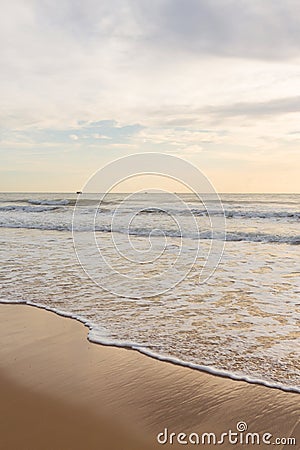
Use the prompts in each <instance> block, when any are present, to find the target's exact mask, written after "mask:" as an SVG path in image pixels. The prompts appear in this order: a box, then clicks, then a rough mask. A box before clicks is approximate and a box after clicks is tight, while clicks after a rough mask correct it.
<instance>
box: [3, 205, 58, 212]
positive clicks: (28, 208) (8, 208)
mask: <svg viewBox="0 0 300 450" xmlns="http://www.w3.org/2000/svg"><path fill="white" fill-rule="evenodd" d="M57 209H60V207H59V206H52V207H51V206H40V207H39V206H19V205H7V206H0V211H3V212H5V211H22V212H28V213H32V212H33V213H41V212H46V211H55V210H57Z"/></svg>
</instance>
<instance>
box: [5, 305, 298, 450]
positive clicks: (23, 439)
mask: <svg viewBox="0 0 300 450" xmlns="http://www.w3.org/2000/svg"><path fill="white" fill-rule="evenodd" d="M0 324H1V327H0V336H1V347H0V396H1V397H0V398H1V402H0V449H1V450H2V449H3V450H41V449H42V450H77V449H78V450H79V449H80V450H94V449H95V450H96V449H97V450H110V449H113V450H135V449H137V450H138V449H139V450H148V449H149V450H150V449H155V448H197V447H198V448H199V447H200V448H213V447H218V446H213V445H210V446H209V445H208V444H206V445H192V444H189V445H179V444H177V445H176V444H173V445H171V444H166V445H164V446H163V445H159V444H158V443H157V440H156V437H157V434H158V433H160V432H162V431H163V430H164V429H165V428H167V429H168V432H169V433H171V432H175V433H176V434H178V433H180V432H184V433H186V434H189V433H191V432H195V433H198V434H202V433H204V432H212V433H215V434H216V435H217V436H218V437H219V436H220V435H221V434H222V433H224V432H227V431H228V430H229V429H231V430H232V431H236V430H237V428H236V426H237V423H238V422H241V421H243V422H245V423H247V426H248V432H253V433H254V432H255V433H259V434H261V435H262V434H263V433H266V432H268V433H270V434H272V437H271V438H270V440H271V443H273V441H274V440H275V439H276V438H289V437H294V438H296V440H297V441H298V443H297V445H286V446H284V445H283V444H280V445H276V448H277V449H280V448H299V445H300V425H299V403H300V402H299V400H300V397H299V395H298V394H294V393H288V392H283V391H280V390H278V389H270V388H267V387H264V386H258V385H252V384H248V383H245V382H240V381H233V380H229V379H225V378H220V377H217V376H213V375H209V374H206V373H202V372H199V371H196V370H192V369H188V368H184V367H180V366H176V365H173V364H170V363H166V362H161V361H157V360H155V359H152V358H149V357H146V356H144V355H141V354H139V353H138V352H134V351H130V350H125V349H119V348H113V347H105V346H101V345H96V344H92V343H90V342H89V341H88V340H87V331H88V330H87V328H86V327H84V325H82V324H81V323H79V322H77V321H75V320H72V319H67V318H63V317H59V316H57V315H56V314H54V313H51V312H47V311H44V310H41V309H38V308H33V307H29V306H25V305H5V304H3V305H0ZM173 439H174V438H173ZM182 439H183V440H184V438H182ZM220 448H222V449H230V448H253V449H254V448H260V449H262V448H272V447H270V446H269V445H267V444H261V445H259V446H257V445H249V444H248V445H242V444H236V445H232V444H230V443H229V442H227V441H225V443H224V444H222V445H220Z"/></svg>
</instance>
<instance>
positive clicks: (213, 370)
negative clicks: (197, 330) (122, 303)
mask: <svg viewBox="0 0 300 450" xmlns="http://www.w3.org/2000/svg"><path fill="white" fill-rule="evenodd" d="M1 305H20V306H21V305H24V306H30V307H33V308H38V309H40V310H44V311H46V312H50V313H53V314H56V315H57V316H59V317H62V318H65V319H71V320H75V321H77V322H79V323H80V324H82V325H84V326H85V327H86V328H87V330H88V331H87V340H88V341H89V342H91V343H92V344H95V345H101V346H104V347H112V348H120V349H124V350H132V351H135V352H138V353H140V354H141V355H145V356H147V357H148V358H152V359H155V360H157V361H162V362H166V363H169V364H174V365H175V366H180V367H186V368H188V369H192V370H196V371H199V372H202V373H207V374H210V375H213V376H217V377H220V378H225V379H229V380H233V381H241V382H244V383H249V384H254V385H258V386H265V387H267V388H269V389H279V390H280V391H283V392H291V393H295V394H300V388H298V387H296V386H285V385H283V384H280V383H275V382H271V381H267V380H263V379H259V378H257V379H256V378H252V377H250V376H247V375H237V374H235V373H233V372H229V371H225V370H220V369H216V368H214V367H210V366H204V365H201V364H196V363H189V362H186V361H183V360H181V359H178V358H175V357H171V356H162V355H160V354H159V353H154V352H151V351H148V350H147V349H146V348H145V347H142V346H140V345H138V344H136V345H135V344H132V345H131V344H126V343H123V344H118V343H116V342H114V341H109V340H105V339H103V340H100V339H99V340H96V339H92V338H91V336H90V333H91V331H92V330H93V328H92V325H90V324H89V322H88V321H85V320H84V319H83V318H81V317H79V316H73V315H72V314H68V313H66V312H64V311H60V310H57V309H54V308H53V309H52V308H50V307H48V306H45V305H42V304H37V303H31V302H26V301H23V302H6V301H4V300H0V306H1Z"/></svg>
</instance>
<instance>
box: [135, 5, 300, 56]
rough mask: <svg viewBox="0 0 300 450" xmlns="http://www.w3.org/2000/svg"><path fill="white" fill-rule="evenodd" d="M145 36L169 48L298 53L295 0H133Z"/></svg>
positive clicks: (299, 8) (299, 13) (299, 22)
mask: <svg viewBox="0 0 300 450" xmlns="http://www.w3.org/2000/svg"><path fill="white" fill-rule="evenodd" d="M138 4H139V8H137V9H138V12H139V15H138V17H139V20H140V21H141V22H142V23H143V25H144V27H145V30H146V32H145V33H146V36H147V39H148V41H150V42H152V43H153V45H156V46H157V45H159V43H160V46H161V48H163V49H165V48H166V47H167V48H168V50H169V52H172V50H173V51H174V52H178V53H179V56H180V52H190V53H197V54H198V55H203V54H209V55H217V56H222V57H238V58H243V59H249V58H250V59H251V58H255V59H257V58H258V59H264V60H272V59H275V60H277V59H283V60H285V59H289V58H295V57H299V56H300V4H299V2H298V1H297V0H285V1H282V0H264V1H263V2H262V1H261V0H252V1H247V0H209V1H199V0H186V1H182V0H166V1H159V0H156V1H154V2H151V3H148V4H147V3H146V2H139V3H138Z"/></svg>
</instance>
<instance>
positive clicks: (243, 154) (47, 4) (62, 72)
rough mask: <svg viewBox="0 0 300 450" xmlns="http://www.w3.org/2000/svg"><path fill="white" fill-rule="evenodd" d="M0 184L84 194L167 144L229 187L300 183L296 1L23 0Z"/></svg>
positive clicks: (0, 82) (8, 15) (1, 34)
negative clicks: (108, 170)
mask: <svg viewBox="0 0 300 450" xmlns="http://www.w3.org/2000/svg"><path fill="white" fill-rule="evenodd" d="M1 10H2V11H1V15H0V54H1V58H0V66H1V67H0V98H1V103H0V163H1V164H0V191H23V192H24V191H28V192H35V191H37V192H39V191H48V192H55V191H56V192H59V191H61V192H72V191H76V190H79V189H80V188H81V187H82V186H83V185H84V184H85V183H86V181H87V180H88V178H89V177H90V176H91V175H92V174H93V173H94V172H95V171H96V170H97V169H99V168H101V167H103V166H104V165H105V164H107V163H109V162H111V161H113V160H114V159H116V158H120V157H122V156H126V155H130V154H133V153H143V152H161V153H167V154H171V155H175V156H179V157H182V158H184V159H186V160H188V161H190V162H191V163H193V164H195V165H196V166H197V167H198V168H199V169H200V170H201V171H202V172H203V173H204V174H205V175H206V176H207V177H208V178H209V179H210V180H211V182H212V184H213V185H214V186H215V188H216V190H217V191H218V192H287V193H289V192H300V176H299V175H300V173H299V167H300V151H299V145H300V3H299V1H298V0H264V1H261V0H259V1H257V0H151V2H150V1H148V0H126V1H125V0H109V1H108V0H102V1H100V0H61V1H60V2H59V3H58V2H54V1H52V0H26V2H24V0H11V1H10V2H3V4H2V8H1Z"/></svg>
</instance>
